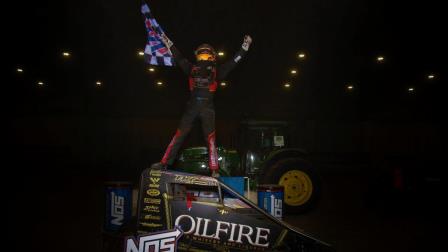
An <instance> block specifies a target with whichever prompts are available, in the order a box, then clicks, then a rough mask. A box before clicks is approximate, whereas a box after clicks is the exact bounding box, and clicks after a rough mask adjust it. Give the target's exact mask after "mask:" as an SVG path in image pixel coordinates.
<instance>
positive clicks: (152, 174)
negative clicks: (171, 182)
mask: <svg viewBox="0 0 448 252" xmlns="http://www.w3.org/2000/svg"><path fill="white" fill-rule="evenodd" d="M149 176H151V177H153V176H154V177H160V176H162V173H161V172H160V170H151V171H149Z"/></svg>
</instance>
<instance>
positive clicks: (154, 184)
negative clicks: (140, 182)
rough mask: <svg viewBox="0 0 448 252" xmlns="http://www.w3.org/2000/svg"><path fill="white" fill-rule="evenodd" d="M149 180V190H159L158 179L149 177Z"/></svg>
mask: <svg viewBox="0 0 448 252" xmlns="http://www.w3.org/2000/svg"><path fill="white" fill-rule="evenodd" d="M149 180H150V182H151V183H150V184H149V187H151V188H159V187H160V184H159V181H160V178H154V177H151V178H149Z"/></svg>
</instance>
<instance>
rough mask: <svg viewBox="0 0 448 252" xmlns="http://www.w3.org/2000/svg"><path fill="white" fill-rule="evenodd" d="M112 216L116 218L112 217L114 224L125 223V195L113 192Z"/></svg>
mask: <svg viewBox="0 0 448 252" xmlns="http://www.w3.org/2000/svg"><path fill="white" fill-rule="evenodd" d="M111 198H112V202H111V206H110V211H111V216H112V217H113V218H114V219H112V221H111V222H112V224H114V225H118V226H121V225H123V220H124V197H122V196H117V195H115V193H114V192H111Z"/></svg>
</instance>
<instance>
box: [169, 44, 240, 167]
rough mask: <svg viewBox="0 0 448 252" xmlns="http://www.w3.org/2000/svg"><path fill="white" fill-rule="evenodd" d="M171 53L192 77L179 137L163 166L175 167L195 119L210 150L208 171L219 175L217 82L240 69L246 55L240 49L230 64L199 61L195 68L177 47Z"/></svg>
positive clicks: (177, 135) (178, 131) (170, 145)
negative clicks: (199, 123) (215, 106)
mask: <svg viewBox="0 0 448 252" xmlns="http://www.w3.org/2000/svg"><path fill="white" fill-rule="evenodd" d="M171 52H172V53H173V56H174V58H175V60H176V63H177V64H178V65H179V66H180V68H181V69H182V71H183V72H184V73H186V74H188V76H189V87H190V93H191V96H190V100H189V101H188V103H187V108H186V110H185V112H184V114H183V116H182V119H181V120H180V124H179V127H178V129H177V131H176V134H175V135H174V137H173V139H172V140H171V142H170V144H169V145H168V147H167V149H166V151H165V155H163V158H162V160H161V163H162V164H163V165H172V164H173V163H174V161H175V159H176V156H177V153H178V152H179V149H180V147H181V146H182V143H183V141H184V140H185V137H186V136H187V134H188V133H189V132H190V130H191V127H192V126H193V123H194V121H195V120H196V118H200V120H201V123H202V131H203V134H204V137H205V141H206V142H207V147H208V153H209V168H210V170H211V171H217V170H218V169H219V165H218V154H217V152H216V144H215V142H216V134H215V109H214V105H213V96H214V93H215V92H216V89H217V87H218V82H219V81H222V80H224V79H225V78H226V76H227V74H228V73H229V72H230V71H231V70H232V69H233V68H234V67H235V66H236V65H237V63H238V62H239V61H240V60H241V58H242V57H243V56H244V55H245V53H246V51H245V50H244V49H242V48H241V49H240V50H239V51H238V52H237V53H236V54H235V56H234V57H233V58H232V59H231V60H229V61H228V62H226V63H224V64H222V65H219V66H217V65H216V63H215V62H214V61H198V62H197V63H196V64H191V63H190V62H189V61H188V60H187V59H185V58H184V57H182V55H181V53H180V52H179V51H178V50H177V49H176V48H175V47H174V46H172V47H171Z"/></svg>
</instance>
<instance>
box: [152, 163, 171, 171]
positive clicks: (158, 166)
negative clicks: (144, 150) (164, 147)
mask: <svg viewBox="0 0 448 252" xmlns="http://www.w3.org/2000/svg"><path fill="white" fill-rule="evenodd" d="M167 168H168V165H166V164H163V163H161V162H158V163H154V164H152V165H151V169H156V170H164V171H166V170H167Z"/></svg>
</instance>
